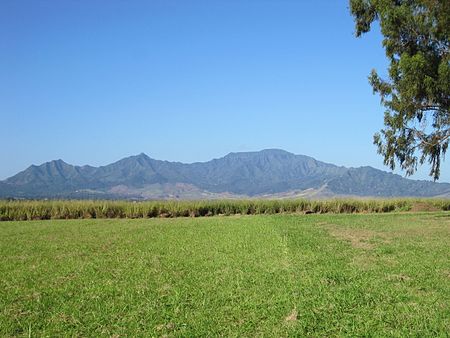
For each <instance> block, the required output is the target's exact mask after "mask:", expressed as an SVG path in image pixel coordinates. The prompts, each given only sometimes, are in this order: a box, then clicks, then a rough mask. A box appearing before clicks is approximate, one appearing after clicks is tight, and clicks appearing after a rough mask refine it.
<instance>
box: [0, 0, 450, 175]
mask: <svg viewBox="0 0 450 338" xmlns="http://www.w3.org/2000/svg"><path fill="white" fill-rule="evenodd" d="M353 32H354V26H353V22H352V18H351V16H350V14H349V11H348V2H347V1H344V0H342V1H341V0H336V1H312V0H310V1H306V0H305V1H303V0H290V1H289V0H245V1H243V0H221V1H215V0H208V1H195V0H192V1H184V0H178V1H170V0H164V1H163V0H161V1H156V0H153V1H152V0H149V1H106V0H104V1H97V0H89V1H55V0H52V1H42V0H33V1H21V0H5V1H1V2H0V49H1V50H2V52H1V53H0V78H1V79H2V81H0V118H1V122H2V128H1V133H0V142H1V144H2V147H0V158H2V159H4V160H2V165H1V166H0V179H4V178H6V177H9V176H11V175H13V174H15V173H17V172H18V171H20V170H23V169H25V168H26V167H28V166H29V165H31V164H41V163H43V162H46V161H49V160H52V159H58V158H61V159H64V160H65V161H66V162H68V163H71V164H77V165H83V164H91V165H96V166H98V165H104V164H108V163H110V162H113V161H116V160H118V159H120V158H122V157H125V156H129V155H132V154H138V153H141V152H145V153H146V154H148V155H149V156H151V157H153V158H157V159H163V160H171V161H181V162H195V161H206V160H210V159H212V158H217V157H221V156H223V155H225V154H227V153H229V152H232V151H234V152H236V151H253V150H261V149H265V148H281V149H285V150H287V151H290V152H293V153H297V154H305V155H310V156H313V157H315V158H317V159H319V160H322V161H325V162H332V163H335V164H338V165H345V166H353V167H357V166H363V165H370V166H373V167H376V168H380V169H384V170H388V169H387V168H386V167H384V166H383V163H382V158H381V157H380V156H379V155H377V153H376V148H375V146H374V145H373V144H372V135H373V134H374V133H375V132H376V131H378V130H379V129H380V128H381V127H382V125H383V108H382V107H381V106H380V104H379V99H378V97H377V96H374V95H372V90H371V87H370V86H369V84H368V82H367V75H368V74H369V72H370V70H371V69H372V68H376V69H377V70H378V71H379V72H380V73H381V74H383V73H385V68H386V66H387V62H386V59H385V56H384V51H383V49H382V46H381V36H380V34H379V32H378V31H377V30H374V31H373V32H371V33H369V34H368V35H366V36H364V37H362V38H359V39H357V38H355V37H354V34H353ZM427 170H428V169H427V168H426V167H425V168H422V169H421V170H420V171H419V172H418V174H416V175H415V176H414V178H417V179H428V176H427ZM441 180H442V181H450V161H447V162H446V163H445V164H444V166H443V167H442V177H441Z"/></svg>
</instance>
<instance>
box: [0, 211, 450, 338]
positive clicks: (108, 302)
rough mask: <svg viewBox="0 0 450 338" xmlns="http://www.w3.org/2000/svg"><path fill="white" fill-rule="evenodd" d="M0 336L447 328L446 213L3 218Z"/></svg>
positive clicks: (376, 332) (414, 332) (449, 223)
mask: <svg viewBox="0 0 450 338" xmlns="http://www.w3.org/2000/svg"><path fill="white" fill-rule="evenodd" d="M0 232H1V236H0V259H1V267H0V336H116V337H119V336H144V335H145V336H169V337H171V336H185V337H187V336H189V337H192V336H275V337H279V336H308V335H309V336H326V337H333V336H397V337H405V336H417V337H427V336H442V337H445V336H448V333H449V332H450V307H449V304H450V250H449V243H450V213H448V212H431V213H391V214H346V215H330V214H324V215H301V216H299V215H265V216H230V217H208V218H173V219H172V218H165V219H158V218H153V219H91V220H45V221H33V222H25V221H24V222H20V221H18V222H2V223H0Z"/></svg>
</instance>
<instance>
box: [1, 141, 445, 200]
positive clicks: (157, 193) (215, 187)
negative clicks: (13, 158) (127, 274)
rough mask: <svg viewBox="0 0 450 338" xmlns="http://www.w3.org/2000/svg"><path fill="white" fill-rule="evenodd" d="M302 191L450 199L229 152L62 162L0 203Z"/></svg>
mask: <svg viewBox="0 0 450 338" xmlns="http://www.w3.org/2000/svg"><path fill="white" fill-rule="evenodd" d="M305 191H306V192H309V193H311V194H313V195H314V196H316V197H317V196H319V197H320V196H322V195H323V196H328V197H329V196H374V197H393V196H411V197H413V196H416V197H432V196H449V197H450V184H449V183H434V182H430V181H414V180H409V179H406V178H403V177H401V176H399V175H394V174H391V173H387V172H384V171H381V170H377V169H374V168H371V167H360V168H345V167H338V166H336V165H333V164H329V163H324V162H320V161H317V160H315V159H314V158H312V157H308V156H304V155H294V154H292V153H289V152H286V151H283V150H278V149H268V150H262V151H259V152H242V153H230V154H228V155H226V156H225V157H222V158H219V159H214V160H211V161H208V162H197V163H192V164H184V163H179V162H168V161H159V160H155V159H152V158H150V157H148V156H147V155H145V154H139V155H136V156H130V157H127V158H124V159H121V160H119V161H117V162H115V163H112V164H109V165H106V166H102V167H98V168H97V167H91V166H82V167H80V166H73V165H70V164H67V163H65V162H64V161H62V160H57V161H51V162H47V163H44V164H42V165H40V166H34V165H32V166H30V167H29V168H28V169H26V170H24V171H22V172H20V173H18V174H17V175H15V176H13V177H10V178H8V179H7V180H5V181H0V197H2V198H5V197H17V198H137V199H152V198H158V199H160V198H161V199H164V198H227V197H245V196H248V197H255V196H256V197H258V196H266V197H267V196H269V197H270V195H275V194H276V196H283V194H285V193H286V196H297V195H305V196H308V194H304V193H302V192H305ZM292 192H298V194H297V193H292Z"/></svg>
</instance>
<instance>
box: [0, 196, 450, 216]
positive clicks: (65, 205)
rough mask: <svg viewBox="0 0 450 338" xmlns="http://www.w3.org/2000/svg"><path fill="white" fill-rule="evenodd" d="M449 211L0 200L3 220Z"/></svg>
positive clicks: (382, 205) (394, 204) (408, 203)
mask: <svg viewBox="0 0 450 338" xmlns="http://www.w3.org/2000/svg"><path fill="white" fill-rule="evenodd" d="M435 210H450V200H448V199H447V200H434V199H433V200H432V199H429V200H413V199H385V200H382V199H379V200H343V199H336V200H321V201H310V200H211V201H145V202H132V201H94V200H93V201H64V200H56V201H0V220H1V221H19V220H20V221H23V220H43V219H81V218H153V217H201V216H216V215H261V214H270V215H271V214H281V213H290V214H294V213H298V214H309V213H382V212H392V211H435Z"/></svg>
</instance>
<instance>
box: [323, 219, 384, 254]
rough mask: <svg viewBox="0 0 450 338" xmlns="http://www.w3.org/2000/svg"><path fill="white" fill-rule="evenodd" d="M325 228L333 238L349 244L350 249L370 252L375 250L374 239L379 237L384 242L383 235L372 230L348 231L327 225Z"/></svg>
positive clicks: (347, 229)
mask: <svg viewBox="0 0 450 338" xmlns="http://www.w3.org/2000/svg"><path fill="white" fill-rule="evenodd" d="M325 228H326V229H327V230H328V232H329V234H330V235H331V236H333V237H334V238H337V239H339V240H342V241H346V242H349V243H350V245H351V246H352V247H354V248H357V249H364V250H370V249H373V248H375V247H376V245H375V243H374V239H375V238H379V237H381V238H382V240H383V241H386V238H385V237H384V235H383V234H381V233H379V232H376V231H373V230H367V229H349V228H344V227H338V226H335V225H328V226H326V227H325Z"/></svg>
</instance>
